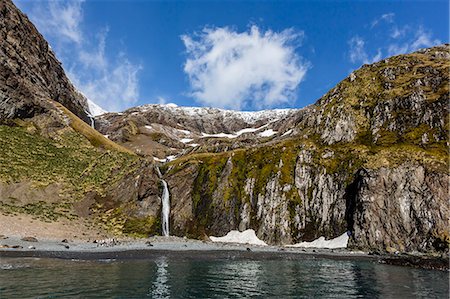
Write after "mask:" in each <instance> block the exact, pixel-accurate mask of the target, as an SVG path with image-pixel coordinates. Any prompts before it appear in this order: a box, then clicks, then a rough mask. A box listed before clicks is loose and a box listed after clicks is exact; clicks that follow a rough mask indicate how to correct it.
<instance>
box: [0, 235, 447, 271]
mask: <svg viewBox="0 0 450 299" xmlns="http://www.w3.org/2000/svg"><path fill="white" fill-rule="evenodd" d="M62 241H63V240H61V241H57V240H38V241H37V242H30V241H24V240H21V239H20V238H16V237H10V238H5V239H2V240H0V258H1V257H18V258H19V257H35V258H36V257H37V258H61V259H79V260H104V259H113V260H125V259H153V258H157V257H159V256H161V255H165V256H168V257H170V258H171V259H205V260H208V259H216V260H217V259H236V260H239V259H247V260H248V259H250V260H251V259H255V260H261V259H266V260H273V259H290V260H295V259H316V258H325V259H335V260H336V259H337V260H355V259H359V260H369V261H373V262H378V263H384V264H391V265H397V266H410V267H416V268H424V269H436V270H448V269H449V260H448V257H447V258H445V257H430V256H419V255H404V254H401V255H375V254H369V253H366V252H362V251H350V250H347V249H323V248H288V247H284V246H258V245H250V244H229V243H214V242H206V241H199V240H192V239H185V238H179V237H152V238H148V239H137V240H131V239H127V240H112V239H110V240H102V241H97V242H88V241H83V240H74V241H70V240H64V242H62ZM13 247H16V248H13Z"/></svg>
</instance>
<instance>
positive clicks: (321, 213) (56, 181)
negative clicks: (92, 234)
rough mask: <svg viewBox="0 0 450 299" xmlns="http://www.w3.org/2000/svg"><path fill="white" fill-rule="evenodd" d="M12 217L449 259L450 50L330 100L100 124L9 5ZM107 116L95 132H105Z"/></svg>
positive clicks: (7, 151) (166, 111)
mask: <svg viewBox="0 0 450 299" xmlns="http://www.w3.org/2000/svg"><path fill="white" fill-rule="evenodd" d="M0 14H1V18H0V25H1V26H0V34H1V36H2V39H1V41H0V55H1V56H0V57H1V61H0V137H1V140H2V144H1V147H0V212H1V213H2V214H4V215H7V216H8V217H10V218H9V219H11V221H14V219H15V218H14V217H20V215H32V216H33V217H34V218H36V219H38V220H40V221H44V222H52V221H58V219H61V218H63V219H67V220H70V221H72V222H73V223H78V222H87V224H86V225H87V228H86V229H93V228H101V229H103V230H105V231H107V232H109V233H111V234H113V235H130V236H137V237H145V236H149V235H154V234H161V220H160V215H161V209H162V201H161V197H162V187H163V186H162V184H161V178H160V177H159V175H158V171H157V167H159V168H160V169H161V172H162V179H164V180H165V181H166V182H167V184H168V189H169V190H170V205H171V207H170V234H172V235H176V236H188V237H192V238H201V239H203V238H207V237H208V236H211V235H215V236H222V235H225V234H226V233H227V232H229V231H230V230H241V231H243V230H246V229H253V230H255V232H256V235H257V236H258V238H260V239H261V240H263V241H265V242H266V243H268V244H293V243H298V242H301V241H311V240H314V239H317V238H318V237H320V236H324V237H325V238H327V239H331V238H334V237H337V236H340V235H342V234H343V233H346V232H348V234H349V235H350V240H349V246H350V247H351V248H359V249H362V250H367V251H368V250H381V251H389V252H395V251H400V252H415V251H421V252H427V253H432V252H441V251H448V246H449V242H450V237H449V233H448V219H449V217H450V209H449V205H448V190H449V174H448V169H449V165H448V146H449V139H448V128H449V122H448V113H449V111H448V101H449V73H448V69H449V67H450V47H449V45H442V46H437V47H433V48H429V49H424V50H420V51H417V52H414V53H411V54H406V55H399V56H395V57H391V58H388V59H385V60H382V61H380V62H377V63H374V64H371V65H364V66H363V67H361V68H360V69H359V70H356V71H354V72H353V73H351V74H350V75H349V76H348V78H345V79H344V80H343V81H341V82H340V83H339V84H337V86H336V87H334V88H333V89H331V90H330V91H329V92H328V93H327V94H325V95H324V96H323V97H322V98H320V99H319V100H318V101H317V103H316V104H314V105H311V106H308V107H305V108H303V109H286V110H270V111H260V112H240V111H227V110H221V109H214V108H192V107H190V108H189V107H175V106H174V105H145V106H141V107H135V108H131V109H129V110H127V111H124V112H121V113H107V114H104V115H101V116H98V117H96V118H95V119H94V120H92V119H91V117H90V114H89V110H88V107H87V100H86V99H85V98H84V97H83V96H82V95H81V94H80V93H79V92H77V91H76V89H75V88H74V87H73V85H72V84H71V83H70V81H69V80H68V79H67V77H66V76H65V74H64V70H63V68H62V66H61V64H60V63H59V62H58V60H57V59H56V58H55V55H54V54H53V52H52V51H51V49H50V48H49V46H48V44H47V42H46V41H45V40H44V38H43V37H42V35H40V34H39V32H38V31H37V30H36V28H35V27H34V26H33V25H32V24H31V23H30V21H29V20H28V18H27V17H26V16H25V15H23V14H22V13H21V12H20V11H19V10H18V9H17V8H15V6H14V5H13V4H12V2H11V1H6V0H3V1H0ZM92 121H93V123H92Z"/></svg>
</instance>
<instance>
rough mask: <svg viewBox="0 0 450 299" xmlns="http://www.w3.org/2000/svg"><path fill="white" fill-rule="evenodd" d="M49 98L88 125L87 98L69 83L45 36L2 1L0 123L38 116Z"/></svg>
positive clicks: (0, 8) (0, 6) (0, 21)
mask: <svg viewBox="0 0 450 299" xmlns="http://www.w3.org/2000/svg"><path fill="white" fill-rule="evenodd" d="M49 99H50V100H54V101H57V102H59V103H61V104H62V105H64V106H65V107H66V108H68V109H69V110H70V111H72V112H73V113H74V114H75V115H77V116H78V117H79V118H81V119H82V120H84V121H86V122H89V123H90V120H89V117H88V114H87V112H86V111H87V110H88V106H87V101H86V98H85V97H84V96H83V95H81V94H80V93H79V92H78V91H76V90H75V88H74V87H73V85H72V84H71V83H70V81H69V79H68V78H67V77H66V75H65V73H64V70H63V68H62V66H61V63H60V62H59V61H58V60H57V59H56V57H55V54H54V53H53V51H52V50H51V49H50V46H49V45H48V43H47V42H46V41H45V39H44V37H43V36H42V35H41V34H40V33H39V32H38V31H37V29H36V28H35V26H34V25H33V24H32V23H31V22H30V21H29V19H28V18H27V16H26V15H24V14H23V13H22V12H20V11H19V10H18V9H17V8H16V7H15V6H14V4H13V3H12V2H11V1H10V0H1V1H0V123H4V122H5V121H6V120H8V119H14V118H20V119H24V118H31V117H33V116H35V115H38V114H41V113H42V112H44V111H45V110H46V109H47V103H46V102H47V101H48V100H49Z"/></svg>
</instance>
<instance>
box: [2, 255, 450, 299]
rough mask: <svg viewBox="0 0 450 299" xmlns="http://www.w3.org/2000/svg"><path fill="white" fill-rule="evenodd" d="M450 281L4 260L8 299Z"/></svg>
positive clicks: (190, 262) (405, 274)
mask: <svg viewBox="0 0 450 299" xmlns="http://www.w3.org/2000/svg"><path fill="white" fill-rule="evenodd" d="M199 256H201V254H200V255H199ZM448 279H449V273H448V272H446V271H437V270H423V269H414V268H409V267H399V266H389V265H383V264H378V263H377V262H376V261H364V260H333V259H322V258H315V259H311V258H309V259H304V260H301V259H300V260H299V259H296V260H289V259H274V260H258V259H251V260H250V259H239V260H234V259H232V258H228V259H223V258H220V259H219V258H218V259H215V258H208V259H205V258H195V257H194V258H193V257H192V256H191V257H183V254H180V256H178V257H174V256H170V257H169V256H165V255H163V254H162V255H160V256H156V257H154V258H152V259H142V260H88V261H84V260H61V259H48V258H41V259H29V258H26V259H25V258H0V298H36V297H38V298H64V297H66V298H93V297H97V298H146V297H148V298H243V297H246V298H249V297H259V298H274V297H276V298H313V297H316V298H362V297H363V298H448V292H449V286H448Z"/></svg>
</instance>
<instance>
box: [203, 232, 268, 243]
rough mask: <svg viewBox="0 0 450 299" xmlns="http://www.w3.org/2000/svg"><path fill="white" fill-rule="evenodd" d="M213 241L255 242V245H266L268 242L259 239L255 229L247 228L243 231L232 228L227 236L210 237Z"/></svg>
mask: <svg viewBox="0 0 450 299" xmlns="http://www.w3.org/2000/svg"><path fill="white" fill-rule="evenodd" d="M209 238H210V239H211V241H213V242H222V243H239V244H253V245H264V246H266V245H267V244H266V243H265V242H264V241H262V240H260V239H258V237H257V236H256V233H255V231H254V230H253V229H247V230H245V231H243V232H240V231H237V230H232V231H230V232H229V233H228V234H226V236H223V237H214V236H210V237H209Z"/></svg>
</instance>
